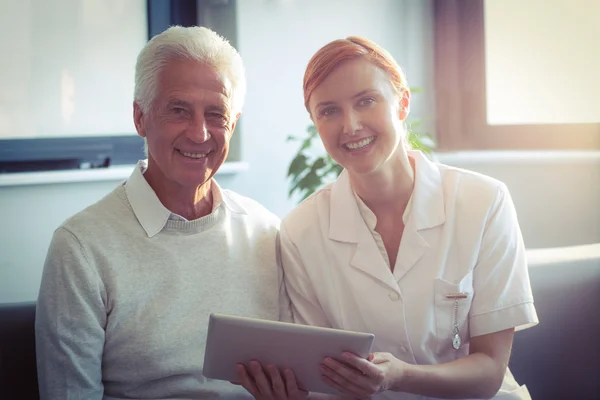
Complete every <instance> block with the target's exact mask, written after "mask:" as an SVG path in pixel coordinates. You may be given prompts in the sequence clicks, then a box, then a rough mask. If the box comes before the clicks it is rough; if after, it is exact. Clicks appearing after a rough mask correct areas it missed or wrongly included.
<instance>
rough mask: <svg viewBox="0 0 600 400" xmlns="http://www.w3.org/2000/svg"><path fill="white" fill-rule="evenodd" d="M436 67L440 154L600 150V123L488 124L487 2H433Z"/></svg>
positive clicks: (437, 135) (435, 80)
mask: <svg viewBox="0 0 600 400" xmlns="http://www.w3.org/2000/svg"><path fill="white" fill-rule="evenodd" d="M434 61H435V62H434V88H435V107H436V138H437V143H438V148H439V150H440V151H456V150H599V149H600V123H581V124H522V125H490V124H488V123H487V113H486V75H485V31H484V0H469V1H464V0H434Z"/></svg>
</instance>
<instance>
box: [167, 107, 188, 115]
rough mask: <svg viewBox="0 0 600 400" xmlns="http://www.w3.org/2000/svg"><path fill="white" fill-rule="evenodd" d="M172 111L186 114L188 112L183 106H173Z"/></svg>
mask: <svg viewBox="0 0 600 400" xmlns="http://www.w3.org/2000/svg"><path fill="white" fill-rule="evenodd" d="M171 112H172V113H173V114H185V113H186V112H187V110H186V109H185V108H182V107H173V108H171Z"/></svg>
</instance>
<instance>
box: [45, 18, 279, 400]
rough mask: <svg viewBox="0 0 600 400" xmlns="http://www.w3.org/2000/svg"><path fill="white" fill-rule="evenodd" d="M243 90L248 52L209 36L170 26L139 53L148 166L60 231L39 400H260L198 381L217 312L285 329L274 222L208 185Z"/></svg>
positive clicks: (139, 114) (51, 270) (48, 277)
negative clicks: (210, 325) (210, 324)
mask: <svg viewBox="0 0 600 400" xmlns="http://www.w3.org/2000/svg"><path fill="white" fill-rule="evenodd" d="M244 94H245V77H244V68H243V65H242V60H241V58H240V56H239V54H238V53H237V52H236V50H235V49H234V48H233V47H231V46H230V45H229V43H227V42H226V41H225V40H224V39H223V38H221V37H220V36H218V35H217V34H215V33H214V32H212V31H210V30H208V29H206V28H198V27H193V28H183V27H172V28H170V29H168V30H167V31H165V32H163V33H162V34H160V35H157V36H155V37H154V38H153V39H152V40H150V41H149V42H148V43H147V45H146V46H145V47H144V49H143V50H142V51H141V53H140V54H139V56H138V60H137V65H136V71H135V100H134V105H133V108H134V112H133V114H134V121H135V126H136V129H137V132H138V133H139V135H140V136H142V137H144V139H145V141H146V145H147V155H148V159H147V161H140V162H139V164H138V166H137V167H136V168H135V170H134V172H133V173H132V174H131V176H130V178H129V179H128V180H127V181H126V182H125V183H123V184H122V185H119V186H118V187H117V188H115V190H114V191H113V192H111V193H110V194H108V195H107V196H106V197H104V198H103V199H102V200H100V201H99V202H97V203H96V204H93V205H91V206H90V207H88V208H87V209H85V210H83V211H82V212H80V213H78V214H76V215H74V216H73V217H71V218H69V219H68V220H67V221H65V222H64V223H63V224H62V225H61V226H60V227H59V228H58V229H57V230H56V231H55V233H54V235H53V238H52V242H51V245H50V249H49V251H48V255H47V258H46V262H45V265H44V272H43V277H42V284H41V288H40V293H39V298H38V304H37V315H36V345H37V362H38V379H39V387H40V395H41V398H42V399H57V400H58V399H60V400H66V399H85V400H92V399H212V398H222V399H229V398H236V399H238V398H245V397H251V396H250V395H249V394H248V393H247V392H246V391H245V390H244V389H243V388H241V387H239V386H235V385H232V384H230V383H227V382H221V381H212V380H209V379H206V378H204V377H203V376H202V362H203V351H204V345H205V339H206V327H207V323H208V315H209V313H210V312H222V313H231V314H237V315H246V316H252V317H257V318H265V319H278V318H279V319H283V320H287V319H289V309H288V300H287V296H286V294H285V289H284V286H283V283H282V277H281V276H280V270H279V268H278V266H277V265H278V263H277V262H276V250H275V249H276V236H277V232H278V229H279V220H278V218H277V217H275V216H274V215H273V214H271V213H270V212H268V211H267V210H266V209H265V208H263V207H262V206H260V205H259V204H258V203H256V202H254V201H252V200H250V199H248V198H245V197H242V196H240V195H238V194H235V193H234V192H231V191H228V190H221V189H219V186H218V185H217V183H216V182H215V181H214V179H213V176H214V174H215V173H216V172H217V170H218V169H219V167H220V166H221V165H222V164H223V162H224V161H225V158H226V156H227V152H228V148H229V139H230V138H231V135H232V133H233V130H234V127H235V124H236V122H237V120H238V118H239V116H240V113H241V109H242V104H243V100H244Z"/></svg>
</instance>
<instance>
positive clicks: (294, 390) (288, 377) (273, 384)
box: [236, 361, 308, 400]
mask: <svg viewBox="0 0 600 400" xmlns="http://www.w3.org/2000/svg"><path fill="white" fill-rule="evenodd" d="M248 364H249V365H244V364H238V365H237V366H236V371H237V373H238V376H239V378H240V380H241V385H242V386H243V387H244V388H245V389H246V390H247V391H248V392H250V393H251V394H252V396H254V398H255V399H257V400H304V399H306V398H307V397H308V392H306V391H304V390H301V389H300V388H298V384H297V382H296V377H295V375H294V373H293V371H292V370H290V369H286V370H284V371H283V372H282V371H280V370H279V369H278V368H277V367H275V366H274V365H270V364H269V365H267V366H265V367H263V366H262V365H261V364H260V363H259V362H258V361H250V362H249V363H248Z"/></svg>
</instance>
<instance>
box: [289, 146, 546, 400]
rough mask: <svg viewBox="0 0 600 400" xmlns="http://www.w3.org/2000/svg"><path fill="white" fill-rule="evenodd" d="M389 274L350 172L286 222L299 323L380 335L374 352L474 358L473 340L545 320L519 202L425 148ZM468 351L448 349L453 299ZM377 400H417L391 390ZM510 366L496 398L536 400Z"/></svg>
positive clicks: (412, 359) (408, 358)
mask: <svg viewBox="0 0 600 400" xmlns="http://www.w3.org/2000/svg"><path fill="white" fill-rule="evenodd" d="M409 156H410V157H411V158H413V159H414V160H415V186H414V191H413V194H412V197H411V199H410V201H409V204H408V206H407V208H406V212H405V213H404V216H403V220H404V224H405V228H404V233H403V236H402V240H401V243H400V248H399V251H398V255H397V261H396V264H395V268H394V271H393V273H392V272H391V270H390V268H389V267H388V265H387V263H386V261H385V260H384V258H383V256H382V253H381V251H380V250H379V248H378V247H377V244H376V242H375V240H374V238H373V235H372V234H371V232H370V231H369V229H368V227H367V225H366V223H365V221H364V220H363V218H362V216H361V214H360V212H359V208H358V205H357V202H356V199H355V197H354V192H353V190H352V188H351V185H350V180H349V177H348V174H347V172H346V171H344V172H342V174H341V175H340V177H339V178H338V180H337V181H335V182H334V183H332V184H330V185H328V186H326V187H325V188H323V189H322V190H320V191H318V192H317V193H315V194H314V195H312V196H311V197H309V198H308V199H307V200H305V201H304V202H303V203H301V204H300V205H299V206H298V207H297V208H296V209H295V210H293V211H292V212H291V213H290V214H289V215H288V216H286V217H285V218H284V220H283V221H282V226H281V233H280V245H281V257H282V263H283V268H284V276H285V282H286V287H287V290H288V293H289V296H290V299H291V301H292V305H293V307H292V310H293V314H294V319H295V321H296V322H298V323H303V324H310V325H318V326H326V327H333V328H337V329H346V330H354V331H363V332H372V333H374V334H375V342H374V345H373V351H380V352H389V353H392V354H393V355H394V356H396V357H397V358H399V359H401V360H403V361H405V362H408V363H413V364H415V363H416V364H438V363H444V362H449V361H452V360H454V359H456V358H459V357H464V356H466V355H468V353H469V338H470V337H471V336H477V335H483V334H487V333H492V332H497V331H500V330H504V329H508V328H512V327H515V328H517V329H523V328H525V327H530V326H533V325H535V324H537V323H538V319H537V315H536V311H535V308H534V305H533V296H532V293H531V288H530V284H529V275H528V271H527V264H526V258H525V249H524V245H523V240H522V236H521V232H520V228H519V225H518V222H517V216H516V213H515V209H514V206H513V203H512V200H511V198H510V195H509V193H508V190H507V188H506V186H505V185H504V184H502V183H501V182H499V181H497V180H495V179H492V178H490V177H486V176H483V175H480V174H477V173H474V172H470V171H465V170H461V169H457V168H452V167H449V166H445V165H441V164H436V163H433V162H431V161H430V160H428V159H427V158H426V157H425V156H424V155H423V154H421V153H420V152H415V151H411V152H410V153H409ZM455 292H461V293H466V294H467V296H468V297H467V298H464V299H460V300H458V302H459V303H458V325H459V331H460V337H461V341H462V344H461V347H460V348H459V349H458V350H455V349H454V348H453V347H452V337H453V334H454V300H452V299H447V298H446V295H447V294H449V293H455ZM377 398H378V399H418V398H422V397H420V396H415V395H410V394H401V393H394V392H387V393H383V394H380V395H379V396H377ZM528 398H530V397H529V394H528V392H527V389H526V388H525V386H522V387H520V386H519V385H518V384H517V383H516V382H515V380H514V379H513V377H512V374H511V373H510V371H507V374H506V376H505V379H504V383H503V385H502V388H501V390H500V392H499V393H498V395H497V396H496V397H494V399H528Z"/></svg>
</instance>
